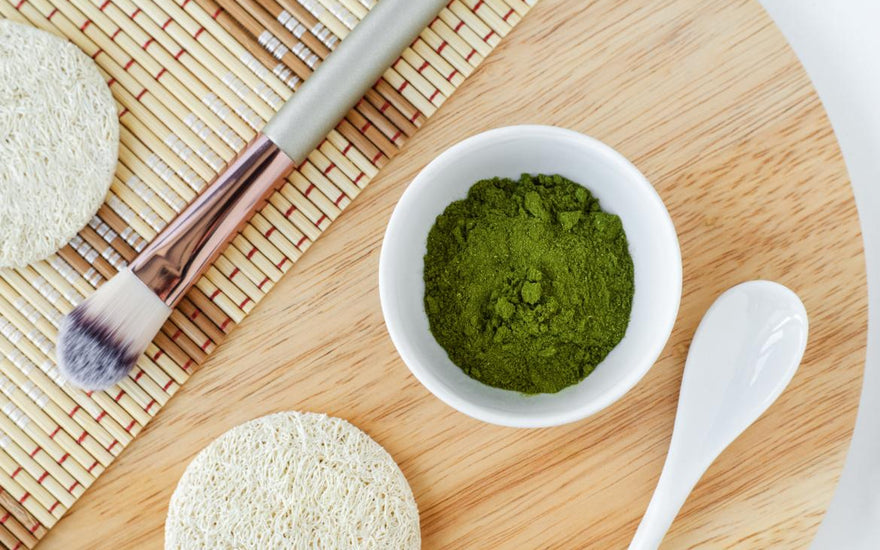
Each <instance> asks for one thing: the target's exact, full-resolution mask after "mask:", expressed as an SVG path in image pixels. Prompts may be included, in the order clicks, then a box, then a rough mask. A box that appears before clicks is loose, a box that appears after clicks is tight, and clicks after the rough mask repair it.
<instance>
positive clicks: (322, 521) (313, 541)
mask: <svg viewBox="0 0 880 550" xmlns="http://www.w3.org/2000/svg"><path fill="white" fill-rule="evenodd" d="M420 545H421V536H420V534H419V512H418V508H417V507H416V503H415V500H414V499H413V495H412V491H411V490H410V488H409V485H408V484H407V482H406V478H404V477H403V473H402V472H401V471H400V469H399V468H398V467H397V464H395V462H394V460H393V459H392V458H391V456H390V455H389V454H388V453H387V452H385V450H384V449H383V448H382V447H381V446H380V445H379V444H378V443H376V442H375V441H373V440H372V439H370V437H369V436H368V435H367V434H365V433H364V432H362V431H360V430H358V429H357V428H355V427H354V426H352V425H351V424H349V423H348V422H346V421H344V420H340V419H339V418H333V417H328V416H326V415H323V414H315V413H298V412H284V413H278V414H273V415H269V416H264V417H262V418H257V419H256V420H252V421H250V422H247V423H245V424H242V425H241V426H238V427H235V428H233V429H232V430H230V431H228V432H226V433H225V434H223V435H222V436H220V437H219V438H218V439H217V440H215V441H214V442H213V443H211V444H210V445H208V446H207V447H206V448H205V449H203V450H202V451H201V452H200V453H199V454H198V455H197V456H196V457H195V459H193V461H192V462H191V463H190V465H189V466H188V467H187V469H186V471H185V472H184V474H183V477H182V478H181V480H180V483H179V484H178V485H177V489H176V490H175V491H174V494H173V495H172V496H171V504H170V507H169V509H168V518H167V520H166V522H165V548H166V549H174V550H178V549H196V548H198V549H221V548H253V549H260V550H263V549H274V548H279V549H281V548H283V549H287V548H292V549H312V548H320V549H343V548H358V549H374V548H383V549H384V548H388V549H393V550H409V549H416V548H419V547H420Z"/></svg>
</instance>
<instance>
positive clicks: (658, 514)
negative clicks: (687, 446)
mask: <svg viewBox="0 0 880 550" xmlns="http://www.w3.org/2000/svg"><path fill="white" fill-rule="evenodd" d="M673 451H674V448H673V449H670V452H669V455H668V456H667V457H666V463H665V464H664V465H663V471H662V472H661V473H660V480H659V481H658V482H657V488H656V489H655V490H654V496H652V497H651V502H650V503H649V504H648V510H647V511H646V512H645V515H644V516H642V521H641V523H639V528H638V529H637V530H636V535H635V537H633V540H632V542H630V544H629V550H656V549H657V548H659V546H660V542H661V541H662V540H663V537H664V536H665V535H666V531H668V530H669V527H670V526H671V525H672V522H673V520H674V519H675V516H677V515H678V511H679V510H680V509H681V507H682V505H683V504H684V502H685V500H687V497H688V495H689V494H690V493H691V491H692V490H693V488H694V486H695V485H696V484H697V482H698V481H699V480H700V478H701V477H702V476H703V473H704V472H705V471H706V468H707V467H708V464H707V465H702V464H697V463H696V462H695V461H693V460H688V457H686V456H681V459H679V458H678V457H677V456H675V455H677V454H679V453H675V452H673Z"/></svg>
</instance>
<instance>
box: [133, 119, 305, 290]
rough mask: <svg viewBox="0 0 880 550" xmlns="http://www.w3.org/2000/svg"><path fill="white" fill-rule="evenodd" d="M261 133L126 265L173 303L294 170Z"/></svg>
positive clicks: (290, 163) (280, 152)
mask: <svg viewBox="0 0 880 550" xmlns="http://www.w3.org/2000/svg"><path fill="white" fill-rule="evenodd" d="M294 168H295V165H294V163H293V161H292V160H291V159H290V157H288V156H287V155H286V154H285V153H284V152H282V151H281V150H280V149H279V148H278V146H277V145H275V144H274V143H273V142H272V141H271V140H270V139H269V138H268V137H266V136H265V135H263V134H262V133H260V134H257V136H256V137H255V138H254V139H253V140H252V141H251V142H250V143H249V144H248V145H247V147H245V149H244V150H243V151H242V152H241V153H239V154H238V156H236V157H235V158H234V159H233V160H232V162H230V163H229V164H228V165H227V166H226V169H225V170H224V171H223V172H221V173H220V174H219V175H218V176H217V178H216V179H214V181H213V182H212V183H211V185H210V186H208V188H207V189H205V191H204V192H203V193H202V194H201V195H200V196H199V197H198V198H197V199H196V200H195V202H193V203H192V204H190V205H189V206H188V207H187V208H186V209H185V210H184V211H183V212H181V213H180V214H179V215H178V216H177V217H176V218H174V220H173V221H172V222H171V223H170V224H169V225H168V226H167V227H165V229H163V230H162V232H161V233H159V235H158V236H157V237H156V238H155V239H154V240H153V242H151V243H150V244H149V245H147V247H146V248H144V249H143V250H142V251H141V253H140V255H138V257H137V258H135V260H134V261H133V262H132V263H131V265H130V268H131V270H132V272H133V273H134V274H135V275H136V276H137V277H138V278H139V279H140V280H141V281H143V282H144V284H146V285H147V286H148V287H150V289H152V290H153V292H155V293H156V295H157V296H158V297H159V298H160V299H161V300H162V301H163V302H165V304H167V305H168V306H169V307H174V306H175V305H176V304H177V303H178V302H179V301H180V299H181V298H183V295H184V294H185V293H186V291H187V290H189V288H190V287H191V286H192V285H193V284H195V282H196V281H197V280H198V278H199V277H200V276H201V275H202V273H204V272H205V270H206V269H207V268H208V266H209V265H211V263H212V262H213V261H214V260H215V259H216V258H217V256H218V255H219V254H220V252H221V251H222V250H223V248H224V247H225V246H226V244H227V243H229V241H230V240H232V238H233V237H234V236H235V235H236V233H238V231H239V230H240V229H241V228H242V226H243V225H244V224H245V222H246V221H247V220H248V219H249V218H250V217H251V215H252V214H253V213H254V211H256V210H257V209H259V208H260V207H262V206H263V205H264V204H265V203H266V201H267V200H268V198H269V196H270V195H271V194H272V192H273V191H275V190H276V189H277V188H278V187H279V186H280V185H281V183H283V182H284V179H285V178H286V177H287V176H288V175H289V174H290V173H291V172H292V171H293V169H294Z"/></svg>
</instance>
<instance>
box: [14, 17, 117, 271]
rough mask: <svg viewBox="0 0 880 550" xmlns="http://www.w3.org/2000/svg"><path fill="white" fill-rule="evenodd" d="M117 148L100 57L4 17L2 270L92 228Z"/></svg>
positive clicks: (112, 105) (112, 106) (37, 257)
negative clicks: (99, 68)
mask: <svg viewBox="0 0 880 550" xmlns="http://www.w3.org/2000/svg"><path fill="white" fill-rule="evenodd" d="M118 148H119V119H118V117H117V116H116V103H115V102H114V100H113V96H112V95H111V94H110V89H109V88H108V87H107V84H106V83H105V82H104V79H103V77H102V76H101V73H100V72H99V71H98V68H97V66H96V65H95V63H94V61H92V60H91V59H89V57H88V56H87V55H86V54H84V53H83V52H82V51H80V50H79V49H78V48H77V47H76V46H74V45H73V44H71V43H70V42H68V41H66V40H63V39H61V38H59V37H57V36H55V35H53V34H49V33H47V32H44V31H41V30H39V29H35V28H33V27H29V26H26V25H21V24H19V23H13V22H12V21H9V20H0V267H8V266H22V265H25V264H27V263H30V262H33V261H36V260H40V259H43V258H45V257H46V256H49V255H50V254H52V253H53V252H55V251H56V250H58V249H59V248H61V247H62V246H63V245H64V244H65V243H66V242H67V241H69V240H70V239H71V238H73V236H74V235H76V232H77V231H79V230H80V229H81V228H82V227H83V226H85V225H86V224H87V223H88V222H89V220H90V219H91V218H92V216H94V215H95V212H96V211H97V210H98V208H99V207H100V206H101V203H102V202H103V200H104V197H105V196H106V194H107V189H108V188H109V187H110V182H111V180H112V178H113V172H114V171H115V169H116V159H117V154H118Z"/></svg>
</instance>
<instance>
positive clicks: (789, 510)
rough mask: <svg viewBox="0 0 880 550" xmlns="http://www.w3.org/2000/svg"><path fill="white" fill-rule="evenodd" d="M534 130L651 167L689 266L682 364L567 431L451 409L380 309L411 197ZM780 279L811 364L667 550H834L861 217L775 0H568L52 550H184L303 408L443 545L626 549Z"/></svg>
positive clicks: (220, 354)
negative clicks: (551, 127)
mask: <svg viewBox="0 0 880 550" xmlns="http://www.w3.org/2000/svg"><path fill="white" fill-rule="evenodd" d="M516 123H544V124H555V125H560V126H565V127H569V128H573V129H576V130H579V131H582V132H585V133H587V134H590V135H592V136H595V137H597V138H599V139H601V140H603V141H605V142H607V143H609V144H610V145H612V146H613V147H615V148H617V149H618V150H619V151H621V152H622V153H623V154H624V155H626V156H627V157H628V158H630V159H631V160H632V161H633V162H634V163H635V164H636V165H637V166H638V167H639V168H640V169H641V170H642V171H643V172H644V173H645V175H646V176H647V177H648V179H649V180H650V181H651V182H652V183H654V185H655V186H656V188H657V190H658V191H659V192H660V194H661V196H662V197H663V199H664V201H665V202H666V205H667V207H668V208H669V211H670V213H671V215H672V218H673V221H674V222H675V225H676V228H677V230H678V233H679V237H680V240H681V247H682V257H683V260H684V293H683V296H682V303H681V310H680V312H679V316H678V320H677V323H676V326H675V330H674V332H673V334H672V337H671V339H670V341H669V343H668V345H667V346H666V349H665V350H664V352H663V354H662V355H661V357H660V359H659V361H658V362H657V364H656V365H655V366H654V367H653V369H652V370H651V371H650V372H649V373H648V375H647V376H646V377H645V378H644V379H643V380H642V381H641V382H640V383H639V384H638V385H637V386H636V387H635V389H633V390H632V391H631V392H630V393H629V394H627V395H626V396H625V397H624V398H623V399H621V400H620V401H619V402H617V403H616V404H614V405H613V406H611V407H609V408H608V409H606V410H605V411H603V412H601V413H599V414H597V415H596V416H594V417H591V418H589V419H586V420H583V421H580V422H577V423H574V424H570V425H567V426H564V427H558V428H552V429H542V430H515V429H510V428H501V427H496V426H491V425H488V424H483V423H480V422H477V421H475V420H472V419H470V418H468V417H466V416H464V415H462V414H460V413H458V412H456V411H454V410H452V409H450V408H449V407H447V406H446V405H444V404H442V403H441V402H440V401H439V400H437V399H435V398H434V397H433V396H431V395H430V394H429V393H428V392H427V391H426V390H425V389H424V388H423V387H421V386H420V385H419V383H418V382H417V381H416V380H415V379H414V378H413V377H412V376H411V375H410V374H409V371H408V370H407V369H406V367H405V366H404V365H403V363H402V362H401V361H400V359H399V358H398V356H397V354H396V353H395V351H394V348H393V346H392V344H391V342H390V339H389V338H388V336H387V333H386V331H385V327H384V324H383V322H382V315H381V311H380V308H379V296H378V290H377V266H378V258H379V249H380V245H381V239H382V233H383V231H384V227H385V224H386V222H387V220H388V217H389V216H390V214H391V210H392V208H393V207H394V204H395V203H396V201H397V199H398V198H399V197H400V194H401V193H402V192H403V189H404V188H405V186H406V184H407V182H409V181H410V180H411V179H412V178H413V176H414V175H415V174H416V173H417V172H418V170H419V169H420V168H421V167H422V166H424V165H425V164H426V163H427V162H428V161H430V160H431V159H432V158H433V157H434V156H436V155H437V154H438V153H440V152H441V151H442V150H443V149H445V148H446V147H448V146H450V145H452V144H453V143H455V142H457V141H459V140H461V139H463V138H464V137H466V136H469V135H472V134H474V133H477V132H480V131H483V130H486V129H489V128H494V127H498V126H504V125H509V124H516ZM584 183H586V184H587V185H589V182H584ZM755 278H767V279H774V280H777V281H780V282H782V283H784V284H786V285H788V286H789V287H791V288H792V289H794V290H795V291H796V292H798V293H799V294H800V296H801V297H802V299H803V301H804V303H805V305H806V307H807V311H808V313H809V315H810V322H811V333H810V342H809V345H808V348H807V353H806V356H805V359H804V363H803V365H802V366H801V368H800V370H799V371H798V373H797V375H796V376H795V378H794V380H793V381H792V384H791V386H790V387H789V388H788V389H787V390H786V391H785V393H783V395H782V396H781V397H780V399H779V401H778V402H777V403H776V404H774V405H773V406H772V407H771V408H770V409H769V411H768V412H767V413H766V414H765V415H764V416H763V417H762V418H761V419H760V420H759V421H758V422H757V423H756V424H755V425H754V426H752V427H751V428H750V429H749V430H748V431H747V432H746V433H745V434H744V435H743V436H742V437H741V438H740V439H738V440H737V441H736V442H735V443H734V444H733V445H732V446H731V447H730V448H729V449H728V450H727V451H725V452H724V454H723V455H722V456H721V458H720V459H719V460H718V461H717V462H716V463H715V464H714V465H713V466H712V467H711V468H710V470H709V471H708V472H707V474H706V476H705V477H704V479H703V480H702V482H701V483H700V484H699V485H698V486H697V488H696V490H695V492H694V493H693V494H692V496H691V498H690V499H689V500H688V501H687V503H686V504H685V507H684V509H683V510H682V513H681V515H680V516H679V518H678V519H677V520H676V522H675V524H674V525H673V527H672V531H671V532H670V534H669V536H668V537H667V539H666V542H665V545H664V547H665V548H692V547H700V548H774V549H779V548H804V547H806V546H807V545H808V543H809V541H810V540H811V539H812V537H813V535H814V533H815V530H816V528H817V526H818V524H819V522H820V521H821V519H822V515H823V513H824V510H825V508H826V507H827V505H828V503H829V501H830V498H831V495H832V493H833V490H834V487H835V484H836V481H837V478H838V475H839V473H840V470H841V468H842V465H843V461H844V457H845V454H846V451H847V448H848V443H849V438H850V435H851V430H852V426H853V423H854V420H855V412H856V406H857V402H858V395H859V389H860V381H861V374H862V364H863V361H864V345H865V329H866V290H865V274H864V260H863V253H862V244H861V237H860V234H859V229H858V220H857V214H856V209H855V204H854V202H853V197H852V193H851V190H850V187H849V181H848V178H847V175H846V171H845V167H844V164H843V161H842V159H841V156H840V153H839V150H838V147H837V144H836V142H835V139H834V135H833V133H832V130H831V127H830V125H829V123H828V120H827V119H826V117H825V114H824V111H823V109H822V106H821V104H820V102H819V99H818V98H817V96H816V94H815V92H814V91H813V89H812V87H811V85H810V83H809V80H808V78H807V77H806V75H805V73H804V71H803V69H802V68H801V67H800V65H799V64H798V62H797V60H796V58H795V56H794V54H793V53H792V52H791V50H790V49H789V48H788V46H787V45H786V44H785V41H784V39H783V37H782V36H781V34H780V33H779V31H778V30H777V29H776V28H775V27H774V26H773V24H772V22H771V20H770V19H769V17H768V16H767V15H766V14H765V13H764V12H763V11H762V9H761V8H760V6H759V5H758V4H757V2H755V1H753V0H748V1H734V2H731V1H727V0H716V1H698V0H666V1H652V0H630V1H627V2H619V1H616V0H597V1H594V2H579V1H572V0H568V1H565V0H542V1H541V2H539V3H538V5H537V7H536V8H535V9H534V10H533V11H532V12H531V13H530V14H529V15H528V16H527V17H526V18H525V20H524V21H523V22H522V23H521V24H520V25H519V26H518V27H517V28H516V29H514V31H513V32H512V33H511V34H510V36H508V37H507V38H506V39H505V41H504V42H503V43H502V45H501V46H500V47H499V48H498V49H497V50H496V51H495V52H494V53H493V54H492V55H491V56H490V57H489V59H488V60H487V61H486V62H485V63H484V64H483V65H482V66H481V67H480V68H479V70H478V71H477V72H476V73H475V74H474V75H473V76H472V77H470V78H469V79H468V81H467V82H466V83H465V84H464V85H463V86H462V87H461V89H460V90H459V91H458V92H457V93H456V94H455V95H454V96H453V97H452V99H451V100H449V101H448V102H447V104H445V105H444V106H443V108H442V109H441V110H440V112H439V113H438V114H437V115H435V117H434V118H432V119H431V120H430V121H429V122H428V124H427V125H426V126H425V127H424V128H423V129H422V130H421V131H420V132H419V133H418V134H417V135H416V137H415V138H414V139H412V140H411V142H410V143H409V144H408V145H407V146H406V147H405V148H404V151H403V152H402V153H401V154H400V155H398V156H397V157H395V158H394V159H393V160H392V161H391V163H390V164H389V165H388V166H386V167H385V168H384V169H383V171H382V172H381V173H380V175H379V176H378V177H377V178H376V180H375V181H374V182H373V183H372V184H371V185H370V187H369V188H368V189H367V190H366V191H365V192H364V193H363V195H362V196H361V197H359V198H358V199H357V201H355V204H354V205H352V207H350V208H349V209H348V210H347V211H346V212H345V213H344V214H343V215H342V217H341V219H340V220H339V221H338V222H337V223H335V224H334V225H333V226H332V227H331V228H330V229H329V231H328V232H327V233H326V234H325V235H324V236H323V237H322V238H321V239H320V240H319V241H318V242H317V243H316V244H315V245H314V246H313V247H312V250H310V251H309V252H308V254H306V256H305V257H304V258H303V259H302V260H301V261H300V262H299V263H297V265H296V267H295V268H294V269H293V270H292V272H291V273H289V274H288V275H287V276H286V277H285V279H284V280H283V281H282V283H280V284H279V285H278V286H277V288H276V289H275V290H274V291H273V292H272V295H271V296H269V297H268V298H267V299H265V300H264V301H263V302H262V303H261V304H260V305H259V306H258V307H257V308H256V310H255V311H254V312H253V313H252V314H251V315H250V316H249V317H248V318H247V319H246V320H245V322H244V323H243V324H242V326H241V327H240V328H239V329H238V330H237V331H236V332H235V333H233V335H232V337H231V338H230V339H229V340H228V341H227V342H225V343H224V344H223V345H222V346H221V347H220V349H218V351H217V352H215V353H214V354H213V355H212V357H211V358H210V359H209V360H208V362H207V363H206V365H205V366H204V367H203V368H202V370H201V371H200V372H199V373H197V374H196V375H195V376H193V378H192V379H191V380H190V381H189V382H188V383H187V384H186V385H185V386H184V387H183V389H182V390H181V391H180V392H179V395H178V396H177V397H175V398H174V399H173V400H172V401H171V402H170V403H169V404H168V405H167V406H166V407H165V408H164V410H163V411H162V412H161V413H160V414H159V415H158V417H157V418H156V419H155V420H154V421H153V422H152V423H151V424H150V425H149V426H148V427H147V428H146V430H145V431H144V432H143V433H142V434H141V435H140V436H139V437H138V439H137V440H135V441H134V442H133V443H132V444H131V445H130V446H129V448H128V449H127V450H126V452H125V453H124V454H123V455H122V456H121V457H120V458H119V459H118V460H116V462H115V463H114V464H113V465H112V466H111V467H110V468H109V469H108V471H107V472H106V473H105V474H104V475H103V476H102V477H101V478H100V479H99V480H98V481H97V482H96V483H95V484H94V486H93V487H91V488H90V489H89V490H88V492H87V493H86V494H85V495H84V496H83V498H82V499H81V500H80V501H79V502H78V503H77V504H76V505H75V506H74V507H73V509H72V510H71V512H70V513H68V514H67V516H65V518H64V519H62V520H61V522H60V523H59V524H58V525H57V526H56V527H55V528H54V529H53V530H52V531H51V532H50V533H49V535H48V536H47V537H46V539H45V540H44V542H43V543H41V546H40V548H44V549H51V548H64V549H71V548H114V549H123V548H160V547H161V546H162V540H163V522H164V518H165V513H166V509H167V503H168V499H169V498H170V496H171V492H172V491H173V489H174V487H175V484H176V482H177V480H178V479H179V477H180V475H181V474H182V472H183V469H184V468H185V466H186V464H187V463H188V462H189V460H190V459H191V458H192V457H193V455H195V453H196V452H198V450H200V449H201V448H202V447H204V446H205V445H206V444H208V443H209V442H210V441H211V440H212V439H213V438H215V437H217V436H218V435H220V434H221V433H223V432H224V431H226V430H228V429H229V428H231V427H232V426H234V425H236V424H239V423H241V422H243V421H246V420H248V419H251V418H254V417H256V416H259V415H262V414H265V413H269V412H273V411H278V410H284V409H301V410H311V411H321V412H326V413H328V414H332V415H336V416H340V417H343V418H346V419H348V420H350V421H352V422H353V423H354V424H356V425H357V426H359V427H360V428H362V429H364V430H365V431H366V432H367V433H369V434H370V435H371V436H372V437H374V438H375V439H376V440H377V441H379V442H380V443H381V444H382V445H384V446H385V447H386V448H387V449H388V450H389V452H390V453H391V454H392V455H393V456H394V457H395V458H396V459H397V461H398V462H399V464H400V466H401V468H402V469H403V471H404V473H405V474H406V476H407V478H408V479H409V481H410V483H411V485H412V487H413V490H414V492H415V496H416V500H417V501H418V504H419V507H420V509H421V519H422V534H423V543H424V547H425V548H450V549H452V548H456V549H457V548H480V549H482V548H517V549H518V548H603V549H604V548H624V547H625V546H626V544H628V542H629V539H630V538H631V536H632V534H633V533H634V531H635V527H636V525H637V522H638V520H639V518H640V516H641V514H642V512H643V511H644V509H645V507H646V506H647V503H648V499H649V498H650V494H651V492H652V490H653V488H654V484H655V483H656V481H657V477H658V476H659V473H660V468H661V466H662V463H663V459H664V456H665V452H666V449H667V446H668V444H669V437H670V434H671V429H672V422H673V418H674V414H675V404H676V399H677V392H678V386H679V383H680V381H681V373H682V368H683V365H684V359H685V356H686V353H687V346H688V342H689V340H690V338H691V336H692V334H693V332H694V329H695V328H696V326H697V324H698V322H699V319H700V317H701V315H702V313H703V312H704V311H705V309H706V308H707V307H708V306H709V304H711V302H712V301H713V300H714V298H715V297H716V296H717V295H718V294H719V293H720V292H722V291H723V290H725V289H726V288H728V287H730V286H732V285H734V284H736V283H739V282H742V281H744V280H748V279H755Z"/></svg>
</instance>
